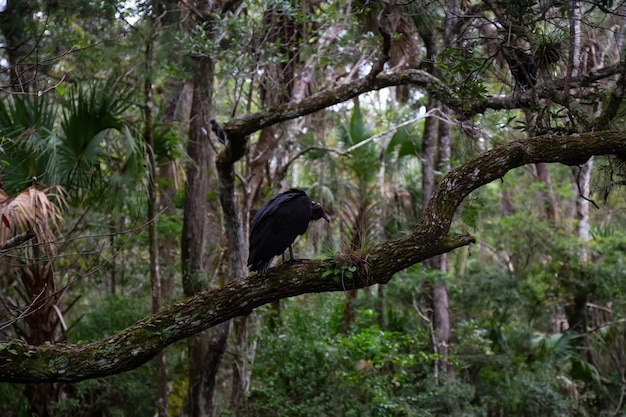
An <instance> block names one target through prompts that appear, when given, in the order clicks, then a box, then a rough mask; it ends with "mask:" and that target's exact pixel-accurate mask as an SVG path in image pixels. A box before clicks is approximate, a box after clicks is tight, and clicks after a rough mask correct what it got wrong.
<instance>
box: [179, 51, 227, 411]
mask: <svg viewBox="0 0 626 417" xmlns="http://www.w3.org/2000/svg"><path fill="white" fill-rule="evenodd" d="M210 80H213V61H212V60H211V58H209V57H206V56H204V57H198V58H196V59H195V73H194V78H193V99H192V104H191V114H190V125H189V140H188V143H187V154H188V155H189V158H190V159H191V162H190V163H189V165H188V166H187V169H186V177H187V182H186V184H185V201H184V216H183V231H182V238H181V263H182V265H181V266H182V278H183V291H184V294H185V296H187V297H190V296H192V295H195V294H197V293H198V292H200V291H202V290H204V289H206V287H207V284H208V281H209V277H208V276H207V263H208V259H207V258H208V257H207V253H206V248H207V246H208V245H207V240H208V231H209V229H210V228H211V229H213V231H214V232H215V229H216V228H215V227H211V225H209V222H208V216H207V213H209V204H208V201H207V198H206V196H207V192H208V190H209V181H210V178H211V176H214V171H213V174H211V172H212V170H211V167H212V166H213V164H214V161H215V153H214V152H213V151H212V148H211V146H210V143H209V137H208V132H210V125H209V120H210V118H211V117H210V114H211V97H212V92H213V91H212V82H211V81H210ZM213 212H214V211H213ZM214 213H215V212H214ZM213 218H215V216H214V217H213ZM218 230H219V229H218ZM219 236H220V233H212V234H211V238H213V239H215V238H219ZM206 344H207V335H206V334H205V333H201V334H198V335H195V336H193V337H190V338H189V340H188V346H189V414H190V416H192V417H203V416H208V415H209V414H208V413H207V408H206V406H207V404H209V403H210V401H211V397H212V393H211V392H209V390H208V389H209V383H208V381H207V379H206V378H205V373H204V370H205V366H204V365H205V364H206V357H205V354H206V352H207V349H206Z"/></svg>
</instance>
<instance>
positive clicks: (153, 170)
mask: <svg viewBox="0 0 626 417" xmlns="http://www.w3.org/2000/svg"><path fill="white" fill-rule="evenodd" d="M155 7H156V4H154V3H153V4H152V11H151V12H149V14H148V23H149V25H148V33H147V39H146V49H145V53H144V59H145V74H144V77H145V78H144V103H143V111H144V134H143V137H144V142H145V145H146V151H147V152H148V207H147V217H148V218H147V223H148V252H149V257H150V283H151V287H152V292H151V298H152V312H153V313H158V312H159V311H161V274H160V267H159V242H158V234H157V215H156V206H157V192H156V176H157V167H156V159H155V156H154V135H153V130H152V129H153V124H152V107H153V98H152V84H153V80H152V68H153V65H152V64H153V62H152V61H153V50H154V36H155V31H156V27H157V22H156V19H155V18H154V9H155ZM154 361H155V367H156V378H157V380H156V386H157V415H158V416H159V417H167V415H168V413H167V371H166V367H165V353H164V352H159V353H158V354H157V355H156V356H155V358H154Z"/></svg>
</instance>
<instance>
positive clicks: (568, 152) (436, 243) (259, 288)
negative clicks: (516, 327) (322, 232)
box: [0, 131, 626, 383]
mask: <svg viewBox="0 0 626 417" xmlns="http://www.w3.org/2000/svg"><path fill="white" fill-rule="evenodd" d="M625 154H626V133H622V132H615V131H603V132H592V133H586V134H580V135H572V136H540V137H536V138H531V139H525V140H517V141H513V142H511V143H508V144H506V145H502V146H499V147H497V148H494V149H492V150H489V151H487V152H484V153H482V154H481V155H479V156H477V157H476V158H474V159H472V160H471V161H469V162H467V163H465V164H463V165H461V166H459V167H458V168H456V169H454V170H452V171H451V172H450V173H448V174H447V175H446V176H445V177H444V178H443V179H442V180H441V181H440V182H439V184H438V185H437V188H436V189H435V190H434V192H433V195H432V198H431V200H430V202H429V204H428V206H427V207H426V208H425V210H424V213H423V215H422V217H421V218H420V219H419V221H418V223H417V224H416V225H415V227H414V228H413V229H412V231H411V232H410V233H409V234H407V235H406V236H404V237H402V238H400V239H395V240H389V241H386V242H382V243H380V244H378V245H375V246H374V247H373V248H372V249H371V250H370V251H369V253H368V254H367V257H366V258H365V259H361V260H357V262H360V263H362V264H366V265H367V267H366V268H357V271H356V272H355V273H354V275H353V277H352V278H351V279H347V278H345V277H341V276H337V275H334V274H324V272H325V271H327V270H329V269H330V268H333V269H334V267H335V262H336V261H335V259H326V260H308V261H302V262H297V263H291V264H286V265H282V266H280V267H277V268H273V269H270V271H269V273H268V275H267V276H264V277H260V276H258V275H255V276H250V277H243V278H241V279H238V280H235V281H233V282H230V283H228V284H226V285H225V286H223V287H221V288H218V289H214V290H210V291H205V292H202V293H200V294H198V295H196V296H194V297H191V298H189V299H186V300H183V301H180V302H178V303H176V304H174V305H172V306H171V307H169V308H166V309H164V310H162V311H161V312H160V313H158V314H155V315H153V316H150V317H147V318H145V319H143V320H140V321H138V322H137V323H135V324H134V325H133V326H130V327H129V328H127V329H125V330H123V331H121V332H119V333H117V334H115V335H113V336H111V337H109V338H106V339H103V340H99V341H95V342H91V343H85V344H77V345H48V346H45V345H44V346H29V345H25V344H23V343H21V342H19V341H12V342H8V343H2V344H0V381H4V382H15V383H32V382H49V381H65V382H76V381H80V380H84V379H89V378H96V377H103V376H107V375H112V374H117V373H121V372H124V371H128V370H131V369H134V368H136V367H138V366H140V365H141V364H143V363H145V362H147V361H148V360H150V359H151V358H152V357H154V356H155V355H156V354H157V353H158V352H159V351H161V350H162V349H164V348H165V347H167V346H168V345H170V344H172V343H174V342H176V341H178V340H181V339H184V338H186V337H189V336H191V335H193V334H196V333H198V332H200V331H202V330H204V329H207V328H210V327H212V326H215V325H217V324H219V323H222V322H224V321H226V320H229V319H231V318H234V317H237V316H241V315H245V314H248V313H250V311H252V310H253V309H254V308H257V307H259V306H262V305H264V304H267V303H270V302H272V301H274V300H278V299H281V298H286V297H292V296H296V295H300V294H306V293H320V292H330V291H345V290H348V289H352V288H363V287H365V286H367V285H371V284H374V283H381V284H384V283H387V282H389V280H390V279H391V278H392V276H393V274H394V273H396V272H399V271H401V270H403V269H405V268H407V267H409V266H411V265H414V264H416V263H419V262H421V261H423V260H425V259H428V258H430V257H432V256H435V255H439V254H442V253H446V252H449V251H451V250H453V249H455V248H458V247H461V246H464V245H468V244H470V243H472V242H473V241H474V239H473V238H472V237H471V236H468V235H464V236H460V235H455V234H452V233H450V225H451V223H452V220H453V217H454V214H455V212H456V210H457V208H458V207H459V205H460V204H461V202H462V201H463V199H464V198H465V197H467V196H468V195H469V194H470V193H471V192H472V191H474V190H476V189H477V188H479V187H481V186H483V185H485V184H488V183H490V182H492V181H494V180H497V179H501V178H502V177H503V176H504V175H505V174H506V173H507V172H508V171H510V170H512V169H514V168H517V167H520V166H522V165H525V164H530V163H538V162H547V163H554V162H561V163H565V164H571V161H581V160H585V159H587V158H589V157H591V156H594V155H620V156H621V155H625Z"/></svg>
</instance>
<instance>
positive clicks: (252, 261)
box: [248, 188, 330, 275]
mask: <svg viewBox="0 0 626 417" xmlns="http://www.w3.org/2000/svg"><path fill="white" fill-rule="evenodd" d="M319 219H324V220H326V221H327V222H330V219H329V218H328V216H327V215H326V213H325V212H324V209H323V208H322V206H320V205H319V204H318V203H315V202H313V201H311V200H310V199H309V197H308V196H307V195H306V193H305V192H304V191H302V190H297V189H295V188H292V189H291V190H288V191H285V192H284V193H281V194H278V195H277V196H275V197H274V198H272V199H271V200H270V201H268V202H267V203H265V204H264V205H263V207H261V209H260V210H259V211H258V212H257V214H256V215H255V216H254V219H252V229H251V231H250V254H249V255H248V265H249V266H250V270H251V271H259V273H260V274H263V275H264V274H265V273H266V272H267V269H268V268H269V267H270V265H271V264H272V261H273V260H274V256H278V255H283V254H284V252H285V250H286V249H287V248H289V255H290V256H291V258H290V259H291V260H293V259H294V256H293V247H292V244H293V242H294V241H295V240H296V238H297V237H298V236H299V235H302V234H304V232H306V229H307V227H308V226H309V222H310V221H311V220H319ZM283 259H284V258H283Z"/></svg>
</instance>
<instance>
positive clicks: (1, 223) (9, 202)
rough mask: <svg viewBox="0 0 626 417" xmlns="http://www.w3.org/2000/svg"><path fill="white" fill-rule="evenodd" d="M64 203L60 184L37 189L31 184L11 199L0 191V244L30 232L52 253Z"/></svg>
mask: <svg viewBox="0 0 626 417" xmlns="http://www.w3.org/2000/svg"><path fill="white" fill-rule="evenodd" d="M51 198H54V199H56V203H54V202H53V201H52V200H51ZM64 205H66V203H65V199H64V197H63V194H62V191H61V188H60V187H50V188H47V189H45V190H39V189H37V187H35V186H31V187H29V188H28V189H26V190H24V191H22V192H21V193H19V194H18V195H17V196H15V197H13V198H8V195H7V194H6V193H5V192H4V191H2V190H0V245H2V244H3V243H5V242H7V241H8V240H9V239H11V238H13V237H15V236H16V235H17V234H19V233H24V232H32V233H34V234H35V238H36V241H37V243H38V244H40V245H41V249H42V250H44V252H45V253H47V254H52V253H53V252H54V247H55V245H54V238H55V234H54V230H55V229H56V228H57V226H58V222H59V221H60V220H61V219H62V217H61V209H60V207H61V206H64Z"/></svg>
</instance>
